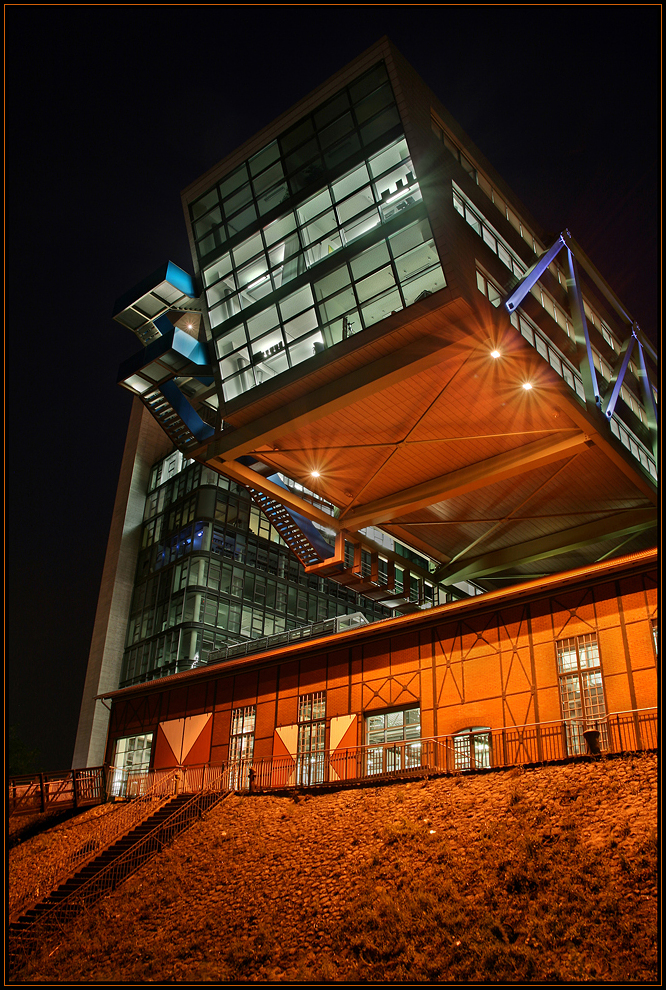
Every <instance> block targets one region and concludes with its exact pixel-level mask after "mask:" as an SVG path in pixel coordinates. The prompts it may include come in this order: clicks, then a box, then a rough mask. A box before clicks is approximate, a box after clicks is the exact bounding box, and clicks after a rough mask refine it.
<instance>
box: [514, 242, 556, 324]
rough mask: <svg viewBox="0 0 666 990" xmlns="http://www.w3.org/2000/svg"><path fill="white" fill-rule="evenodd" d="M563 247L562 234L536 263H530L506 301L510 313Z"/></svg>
mask: <svg viewBox="0 0 666 990" xmlns="http://www.w3.org/2000/svg"><path fill="white" fill-rule="evenodd" d="M563 247H564V240H563V238H562V235H561V234H560V236H559V237H558V238H557V240H556V241H555V243H554V244H553V245H552V247H550V248H549V249H548V250H547V251H545V252H544V253H543V254H542V255H541V257H540V258H538V259H537V260H536V261H535V262H534V264H532V265H530V267H529V268H528V269H527V271H526V272H525V274H524V275H523V277H522V278H521V280H520V282H519V283H518V285H517V286H516V287H515V289H514V290H513V292H512V293H511V295H510V296H509V298H508V299H507V300H506V302H505V303H504V305H505V306H506V308H507V309H508V311H509V312H510V313H513V311H514V309H517V308H518V306H520V304H521V302H522V301H523V299H524V298H525V296H526V295H527V293H528V292H529V291H530V289H531V288H532V286H533V285H535V284H536V282H538V281H539V279H540V278H541V276H542V275H543V273H544V272H545V270H546V269H547V268H548V265H550V264H551V262H552V261H554V259H555V258H556V257H557V255H558V254H559V252H560V250H561V248H563Z"/></svg>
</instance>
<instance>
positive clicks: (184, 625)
mask: <svg viewBox="0 0 666 990" xmlns="http://www.w3.org/2000/svg"><path fill="white" fill-rule="evenodd" d="M354 612H363V614H364V615H365V616H366V618H367V619H369V620H370V621H372V620H373V619H377V618H384V617H386V616H387V615H390V614H391V613H390V612H389V611H388V610H387V609H384V608H382V606H380V605H376V604H374V603H372V602H371V601H369V600H368V599H364V598H361V597H360V596H359V595H356V594H354V592H352V591H348V590H347V589H346V588H343V587H342V586H340V585H337V584H335V583H334V582H330V581H327V580H326V579H325V578H319V577H313V576H309V575H306V574H305V572H304V570H303V566H302V565H301V564H300V563H299V561H298V560H297V558H296V557H295V556H294V554H293V553H292V552H291V551H290V550H289V549H288V548H287V547H286V546H285V544H284V543H283V541H282V540H281V538H280V536H279V535H278V533H277V531H276V530H275V529H274V528H273V527H272V526H271V524H270V523H269V521H268V519H267V518H266V516H264V515H263V514H262V513H261V512H260V511H259V509H258V508H257V507H256V506H254V505H253V504H252V502H251V500H250V498H249V495H248V492H247V490H246V489H245V488H243V487H242V486H240V485H236V484H235V483H234V482H232V481H229V480H228V479H226V478H223V477H221V476H220V475H218V474H217V473H216V472H215V471H212V470H210V469H209V468H206V467H202V465H200V464H196V463H194V462H188V461H187V460H186V459H184V458H183V456H182V454H180V453H178V452H176V453H175V454H173V455H169V457H167V458H164V459H163V460H162V461H160V462H159V463H158V464H157V465H155V467H154V468H153V471H152V475H151V480H150V486H149V491H148V494H147V497H146V503H145V512H144V524H143V532H142V539H141V551H140V553H139V558H138V563H137V571H136V578H135V587H134V595H133V600H132V607H131V614H130V618H129V622H128V627H127V638H126V649H125V654H124V660H123V668H122V675H121V681H120V684H121V686H123V687H124V686H126V685H129V684H137V683H141V682H142V681H146V680H152V679H153V678H155V677H163V676H165V675H167V674H172V673H176V672H177V671H179V670H189V669H190V668H191V667H192V666H193V665H197V664H199V663H200V662H202V661H205V660H206V658H207V656H208V653H210V652H211V651H212V650H215V649H219V648H220V647H222V646H228V645H233V644H235V643H240V642H244V641H247V640H252V639H261V638H262V637H264V636H271V635H273V634H274V633H281V632H285V631H288V630H290V629H295V628H297V627H298V626H303V625H305V624H306V623H308V622H316V621H318V620H320V619H328V618H334V617H335V616H338V615H351V614H352V613H354Z"/></svg>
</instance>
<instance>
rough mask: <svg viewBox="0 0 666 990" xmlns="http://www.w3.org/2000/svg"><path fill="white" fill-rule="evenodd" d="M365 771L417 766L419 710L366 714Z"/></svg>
mask: <svg viewBox="0 0 666 990" xmlns="http://www.w3.org/2000/svg"><path fill="white" fill-rule="evenodd" d="M365 725H366V739H367V744H368V750H367V761H368V765H367V772H368V774H378V773H393V772H395V771H396V770H404V769H407V768H410V767H418V766H420V765H421V742H420V740H421V709H420V708H408V709H406V710H405V709H403V710H402V711H398V712H382V713H380V714H373V715H368V716H366V720H365Z"/></svg>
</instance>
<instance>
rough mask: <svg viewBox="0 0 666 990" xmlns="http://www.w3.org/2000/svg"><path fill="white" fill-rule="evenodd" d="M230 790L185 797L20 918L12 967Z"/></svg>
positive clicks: (11, 943) (11, 937)
mask: <svg viewBox="0 0 666 990" xmlns="http://www.w3.org/2000/svg"><path fill="white" fill-rule="evenodd" d="M227 793H228V791H226V790H224V791H223V790H219V789H215V788H213V787H209V788H208V789H207V790H205V791H201V792H200V793H198V794H196V795H194V796H192V794H189V793H186V794H180V795H178V796H176V797H173V798H172V799H171V800H170V801H169V802H168V803H167V804H165V805H163V806H162V807H161V808H160V809H159V810H158V811H156V812H155V813H154V814H152V815H151V816H150V817H149V818H147V819H145V820H144V821H143V822H141V823H140V824H139V825H137V826H136V827H135V828H133V829H131V830H130V831H129V832H128V833H127V834H126V835H124V836H122V837H121V838H119V839H118V840H117V841H116V842H115V843H114V844H113V845H112V846H110V847H109V848H108V849H106V850H104V852H103V853H101V854H100V855H99V856H98V857H97V858H96V859H94V860H92V861H90V862H88V863H87V864H86V865H85V866H84V867H83V868H82V869H79V870H78V871H77V872H76V873H74V874H73V875H72V876H71V877H69V878H68V879H67V880H65V881H64V882H62V883H61V884H60V885H59V886H58V887H57V888H56V889H55V890H53V891H51V893H50V894H49V895H48V896H47V897H45V898H44V899H43V900H42V901H40V902H39V903H38V904H35V905H34V907H32V908H31V909H30V910H28V911H25V912H24V913H23V914H21V916H20V917H19V918H17V919H16V920H14V921H12V922H11V923H10V925H9V930H8V949H9V964H10V968H16V967H17V966H18V965H20V964H21V962H22V960H23V959H24V958H25V957H27V955H29V954H30V953H31V952H32V951H34V949H36V948H38V947H39V946H41V945H43V944H45V943H46V942H48V940H49V939H50V938H51V937H53V936H55V935H57V934H59V933H61V932H62V929H63V926H64V925H65V924H66V923H67V922H69V921H71V920H72V919H73V918H75V917H76V916H77V915H79V914H81V912H82V911H84V910H86V909H88V908H89V907H91V906H92V905H93V904H95V903H96V902H97V901H98V900H99V899H100V898H101V897H103V896H104V894H106V893H109V892H110V891H111V890H114V889H115V888H116V887H117V886H118V885H119V884H121V883H123V882H124V881H125V880H127V879H128V878H129V877H130V876H131V875H132V874H133V873H135V872H136V871H137V870H138V869H139V868H140V867H141V866H143V865H144V864H145V863H147V862H148V861H149V860H150V859H152V858H153V857H154V856H156V855H157V854H158V853H159V852H161V850H162V849H163V848H164V847H165V846H166V845H168V844H169V843H170V842H172V841H173V840H174V839H175V838H176V837H177V836H178V835H180V834H181V833H182V832H184V831H185V829H187V828H189V827H190V826H191V825H193V824H194V822H195V821H197V820H198V819H199V818H201V816H202V815H203V813H204V812H205V811H208V810H210V809H211V808H212V807H213V805H215V804H217V803H218V802H219V801H221V800H222V799H223V798H224V797H226V795H227Z"/></svg>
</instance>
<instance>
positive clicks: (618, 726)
mask: <svg viewBox="0 0 666 990" xmlns="http://www.w3.org/2000/svg"><path fill="white" fill-rule="evenodd" d="M615 723H616V725H617V738H618V740H619V742H620V750H619V751H620V753H621V752H622V751H623V749H624V745H623V743H622V729H621V728H620V716H619V715H616V716H615Z"/></svg>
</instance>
